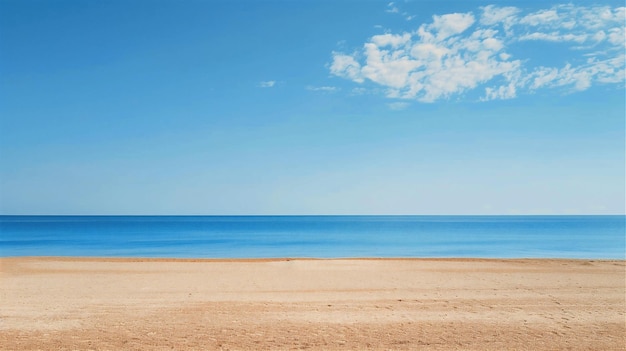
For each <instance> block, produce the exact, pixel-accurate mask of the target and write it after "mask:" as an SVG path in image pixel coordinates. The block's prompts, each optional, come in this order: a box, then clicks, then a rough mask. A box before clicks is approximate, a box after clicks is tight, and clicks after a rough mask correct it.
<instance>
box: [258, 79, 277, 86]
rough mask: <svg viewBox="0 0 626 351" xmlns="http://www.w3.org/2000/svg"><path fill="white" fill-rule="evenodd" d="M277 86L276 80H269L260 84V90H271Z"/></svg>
mask: <svg viewBox="0 0 626 351" xmlns="http://www.w3.org/2000/svg"><path fill="white" fill-rule="evenodd" d="M274 85H276V81H275V80H267V81H263V82H260V83H259V88H271V87H273V86H274Z"/></svg>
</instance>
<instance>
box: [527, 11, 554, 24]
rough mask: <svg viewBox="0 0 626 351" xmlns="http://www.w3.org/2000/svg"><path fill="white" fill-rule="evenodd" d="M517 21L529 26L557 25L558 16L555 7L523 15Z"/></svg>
mask: <svg viewBox="0 0 626 351" xmlns="http://www.w3.org/2000/svg"><path fill="white" fill-rule="evenodd" d="M519 23H520V24H527V25H530V26H557V25H558V24H559V23H560V18H559V16H558V15H557V13H556V10H555V9H550V10H541V11H537V12H535V13H531V14H529V15H526V16H524V17H523V18H522V19H520V21H519Z"/></svg>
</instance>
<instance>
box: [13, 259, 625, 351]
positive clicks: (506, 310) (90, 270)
mask: <svg viewBox="0 0 626 351" xmlns="http://www.w3.org/2000/svg"><path fill="white" fill-rule="evenodd" d="M0 265H1V266H0V348H1V349H4V350H36V349H42V350H66V349H67V350H69V349H72V350H75V349H77V350H88V349H95V350H165V349H167V350H170V349H175V350H292V349H313V350H369V349H372V350H417V349H424V350H456V349H459V350H625V349H626V314H625V313H626V300H625V299H626V295H625V294H626V289H625V280H626V276H625V262H624V261H580V260H465V259H455V260H450V259H441V260H428V259H416V260H256V261H246V260H240V261H224V260H221V261H207V260H144V259H91V258H90V259H68V258H3V259H0Z"/></svg>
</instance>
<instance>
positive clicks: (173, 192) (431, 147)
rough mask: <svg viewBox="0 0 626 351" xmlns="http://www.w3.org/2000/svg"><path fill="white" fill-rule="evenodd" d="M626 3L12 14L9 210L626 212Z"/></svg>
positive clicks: (69, 9) (8, 37)
mask: <svg viewBox="0 0 626 351" xmlns="http://www.w3.org/2000/svg"><path fill="white" fill-rule="evenodd" d="M623 6H624V3H623V1H605V2H593V3H592V2H583V1H580V2H576V3H574V4H571V3H560V2H545V1H517V2H515V1H493V2H489V1H485V2H482V1H398V2H393V3H390V2H379V1H363V2H361V1H165V0H159V1H147V0H144V1H138V0H131V1H128V0H125V1H117V0H111V1H32V0H28V1H17V0H15V1H7V0H1V1H0V213H2V214H605V213H624V206H625V205H624V196H625V189H624V187H625V185H624V183H625V175H624V172H625V163H624V162H625V161H624V156H625V155H624V153H625V145H624V139H625V135H624V133H625V126H624V123H625V122H624V115H625V90H624V85H625V74H624V66H625V64H624V62H625V48H624V43H625V39H624V33H625V29H624V16H625V10H624V7H623Z"/></svg>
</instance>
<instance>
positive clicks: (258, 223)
mask: <svg viewBox="0 0 626 351" xmlns="http://www.w3.org/2000/svg"><path fill="white" fill-rule="evenodd" d="M625 223H626V216H621V215H619V216H0V256H4V257H7V256H108V257H113V256H115V257H180V258H270V257H318V258H340V257H485V258H522V257H529V258H531V257H532V258H589V259H592V258H604V259H625V256H626V254H625Z"/></svg>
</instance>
